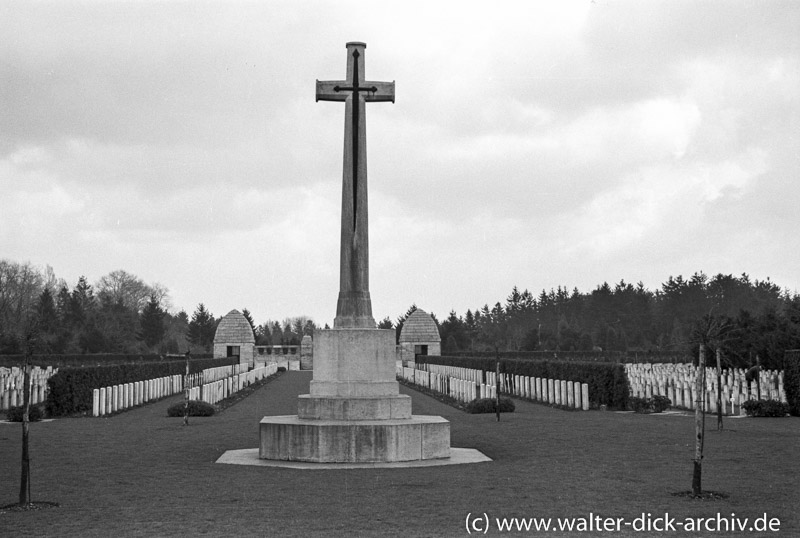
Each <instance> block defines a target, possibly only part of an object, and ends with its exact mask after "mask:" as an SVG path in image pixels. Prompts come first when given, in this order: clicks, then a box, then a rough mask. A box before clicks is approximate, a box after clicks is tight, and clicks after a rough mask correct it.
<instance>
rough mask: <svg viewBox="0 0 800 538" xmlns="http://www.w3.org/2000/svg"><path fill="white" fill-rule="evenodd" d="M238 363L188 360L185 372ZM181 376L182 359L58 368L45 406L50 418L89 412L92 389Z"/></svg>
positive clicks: (233, 358) (231, 360) (236, 362)
mask: <svg viewBox="0 0 800 538" xmlns="http://www.w3.org/2000/svg"><path fill="white" fill-rule="evenodd" d="M238 362H239V359H238V358H237V357H232V358H224V359H193V360H191V361H189V372H190V373H197V372H200V371H202V370H205V369H206V368H213V367H216V366H227V365H230V364H238ZM185 373H186V361H185V360H174V361H163V362H148V363H140V364H116V365H111V366H89V367H85V368H61V369H59V371H58V372H57V373H56V374H55V375H53V376H52V377H51V378H50V379H49V380H48V381H47V386H48V392H47V401H46V403H45V407H46V409H47V414H48V415H49V416H51V417H57V416H64V415H71V414H73V413H83V412H86V411H91V410H92V391H93V390H94V389H100V388H103V387H110V386H113V385H121V384H123V383H133V382H135V381H143V380H146V379H155V378H159V377H166V376H170V375H176V374H177V375H184V374H185Z"/></svg>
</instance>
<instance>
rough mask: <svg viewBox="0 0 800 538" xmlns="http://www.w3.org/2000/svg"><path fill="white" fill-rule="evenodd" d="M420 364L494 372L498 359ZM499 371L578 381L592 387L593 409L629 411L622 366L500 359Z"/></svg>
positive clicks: (433, 358) (426, 359)
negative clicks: (604, 407)
mask: <svg viewBox="0 0 800 538" xmlns="http://www.w3.org/2000/svg"><path fill="white" fill-rule="evenodd" d="M417 363H418V364H441V365H444V366H459V367H462V368H474V369H477V370H484V371H488V372H494V371H495V368H496V364H497V359H496V358H491V357H454V356H437V355H417ZM500 371H501V372H502V373H506V374H511V375H520V376H528V377H541V378H544V379H563V380H566V381H578V382H580V383H586V384H588V385H589V403H590V405H591V407H595V408H596V407H600V406H601V405H605V406H607V407H610V408H614V409H627V407H628V394H629V392H630V389H629V385H628V376H627V375H626V374H625V366H624V365H623V364H618V363H611V362H561V361H555V360H540V361H531V360H525V359H511V358H500Z"/></svg>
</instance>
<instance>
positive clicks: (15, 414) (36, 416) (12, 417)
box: [6, 405, 44, 422]
mask: <svg viewBox="0 0 800 538" xmlns="http://www.w3.org/2000/svg"><path fill="white" fill-rule="evenodd" d="M42 418H44V417H43V416H42V410H41V409H40V408H39V407H38V406H35V405H32V406H30V408H29V409H28V420H29V421H31V422H39V421H40V420H42ZM6 420H7V421H9V422H22V406H21V405H18V406H16V407H12V408H11V409H8V410H7V411H6Z"/></svg>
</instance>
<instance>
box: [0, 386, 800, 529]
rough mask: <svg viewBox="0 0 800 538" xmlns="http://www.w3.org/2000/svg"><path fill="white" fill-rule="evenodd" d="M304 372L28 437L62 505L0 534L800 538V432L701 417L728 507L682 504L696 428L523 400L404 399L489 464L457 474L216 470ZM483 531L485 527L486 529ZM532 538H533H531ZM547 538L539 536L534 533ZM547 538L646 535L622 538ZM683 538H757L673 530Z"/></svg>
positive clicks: (47, 494)
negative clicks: (735, 521)
mask: <svg viewBox="0 0 800 538" xmlns="http://www.w3.org/2000/svg"><path fill="white" fill-rule="evenodd" d="M310 379H311V374H310V373H307V372H288V373H286V374H283V375H282V376H280V377H278V378H277V379H275V380H273V381H272V382H270V383H268V384H266V385H265V386H264V387H263V388H261V389H259V390H257V391H255V392H254V393H253V394H252V395H251V396H249V397H248V398H246V399H244V400H242V401H241V402H239V403H238V404H236V405H234V406H232V407H229V408H227V409H225V410H224V412H222V413H220V414H218V415H216V416H213V417H208V418H192V419H191V423H190V425H189V426H188V427H184V426H182V419H180V418H167V416H166V409H167V407H168V406H169V405H170V404H171V403H174V402H176V401H179V400H180V397H172V398H169V399H167V400H164V401H161V402H158V403H155V404H151V405H147V406H144V407H142V408H139V409H136V410H132V411H129V412H125V413H121V414H119V415H116V416H113V417H108V418H94V419H93V418H71V419H60V420H55V421H53V422H47V423H35V424H32V425H31V462H32V481H33V486H32V497H33V500H34V501H53V502H57V503H59V504H60V506H59V507H57V508H50V509H45V510H38V511H27V512H11V511H0V536H109V535H110V536H404V537H407V536H465V535H466V534H467V532H466V527H465V520H466V517H467V514H469V513H472V514H473V515H474V514H480V515H481V516H483V514H484V513H485V514H488V517H489V519H490V532H489V533H488V534H489V535H498V534H500V532H499V531H498V529H497V526H496V521H495V518H503V517H513V516H516V517H521V518H522V517H524V518H530V517H543V518H553V520H554V524H555V519H556V518H566V517H584V518H585V517H589V514H590V513H592V514H594V515H595V516H596V515H600V516H602V517H604V518H605V517H614V518H617V517H619V518H626V520H627V521H633V520H634V519H635V518H637V517H639V516H641V515H642V513H645V514H647V513H651V514H653V517H656V516H662V515H663V514H664V513H665V512H668V513H669V515H670V517H674V518H676V521H683V520H684V518H687V517H691V518H698V517H702V518H716V516H717V514H720V515H721V517H722V518H727V519H730V517H731V513H735V514H736V516H737V517H741V518H744V517H747V518H749V519H750V521H751V522H752V520H754V519H755V518H758V517H763V514H764V513H766V514H767V516H768V518H779V519H780V522H781V523H780V533H779V534H781V535H785V536H798V535H800V514H798V506H800V481H799V480H800V419H798V418H784V419H752V418H745V419H728V418H726V420H725V430H724V431H721V432H717V431H716V429H715V419H714V418H713V417H711V416H709V417H708V418H707V435H706V444H705V454H706V459H705V462H704V466H703V469H704V471H703V486H704V489H708V490H713V491H717V492H723V493H726V494H727V495H729V497H728V498H727V499H723V500H695V499H690V498H686V497H680V496H675V495H674V493H677V492H681V491H687V490H689V489H690V486H691V475H692V457H693V454H694V437H693V436H694V421H693V419H692V417H690V416H674V415H638V414H621V413H613V412H600V411H590V412H568V411H560V410H555V409H550V408H548V407H544V406H540V405H535V404H530V403H526V402H520V401H517V410H516V412H515V413H512V414H504V415H503V416H502V421H501V422H500V423H497V422H496V421H495V416H494V415H468V414H465V413H463V412H461V411H458V410H456V409H453V408H451V407H449V406H447V405H444V404H442V403H440V402H438V401H436V400H434V399H432V398H430V397H428V396H424V395H420V394H419V393H416V392H413V391H411V390H409V389H407V388H403V389H402V391H403V392H404V393H407V394H411V395H412V396H413V398H414V413H415V414H432V415H441V416H444V417H445V418H447V419H448V420H450V421H451V428H452V432H451V433H452V445H453V446H455V447H471V448H477V449H479V450H481V451H482V452H484V453H485V454H486V455H488V456H489V457H491V458H493V459H494V461H493V462H491V463H480V464H472V465H463V466H442V467H432V468H407V469H366V470H311V471H309V470H305V471H300V470H290V469H279V468H270V467H250V466H238V465H223V464H216V463H214V462H215V461H216V460H217V458H219V456H220V455H222V453H223V452H225V451H226V450H233V449H242V448H255V447H257V446H258V442H259V437H258V421H259V420H260V418H261V417H262V416H264V415H282V414H295V413H296V401H295V397H296V395H297V394H300V393H303V392H307V390H308V383H309V381H310ZM20 445H21V428H20V426H19V424H14V425H9V424H2V425H0V477H1V478H2V480H0V506H2V505H6V504H10V503H13V502H15V501H16V499H17V496H18V488H19V473H20ZM478 526H479V527H480V524H478ZM528 534H537V533H535V532H530V533H528ZM541 534H544V533H541ZM546 534H547V535H550V536H560V535H561V536H578V535H580V536H591V535H595V534H596V535H599V536H607V535H614V536H653V535H659V534H658V533H654V532H644V533H635V532H633V531H632V530H631V528H630V527H628V528H627V529H626V528H625V527H624V526H623V532H620V533H609V532H601V533H588V532H585V533H577V532H573V533H563V534H562V533H560V532H548V533H546ZM667 534H671V535H679V536H708V535H715V536H735V535H742V536H745V535H746V536H756V535H759V533H752V532H742V533H736V532H722V533H709V532H698V533H695V532H677V533H667Z"/></svg>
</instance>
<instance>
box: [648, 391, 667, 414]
mask: <svg viewBox="0 0 800 538" xmlns="http://www.w3.org/2000/svg"><path fill="white" fill-rule="evenodd" d="M670 405H672V401H671V400H670V399H669V398H667V397H666V396H661V395H660V394H657V395H655V396H653V397H652V398H651V399H650V407H652V408H653V413H661V412H662V411H666V410H667V409H669V406H670Z"/></svg>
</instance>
